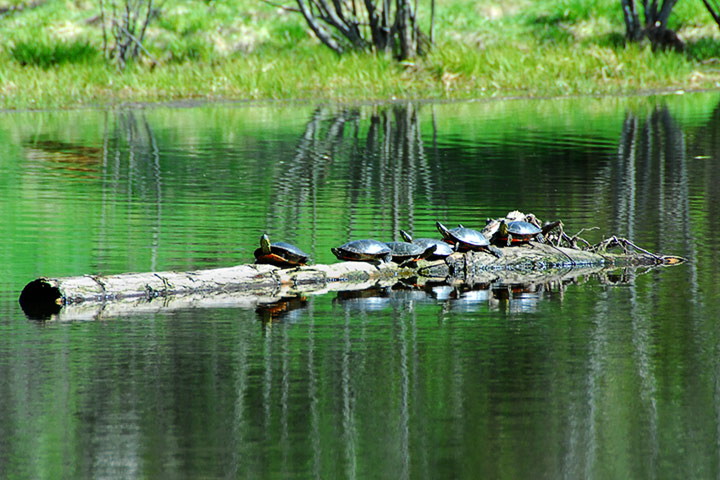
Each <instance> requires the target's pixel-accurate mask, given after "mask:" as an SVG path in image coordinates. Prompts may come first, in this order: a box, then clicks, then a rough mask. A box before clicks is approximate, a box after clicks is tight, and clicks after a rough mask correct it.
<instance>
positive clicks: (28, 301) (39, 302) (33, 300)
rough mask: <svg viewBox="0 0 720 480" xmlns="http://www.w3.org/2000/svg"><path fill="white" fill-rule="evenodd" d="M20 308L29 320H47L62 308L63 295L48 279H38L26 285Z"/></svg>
mask: <svg viewBox="0 0 720 480" xmlns="http://www.w3.org/2000/svg"><path fill="white" fill-rule="evenodd" d="M18 301H19V302H20V308H22V310H23V312H24V313H25V315H26V316H27V317H28V318H31V319H33V320H47V319H48V318H50V316H51V315H54V314H56V313H58V312H59V311H60V309H61V308H62V303H63V301H62V294H61V293H60V289H59V288H58V287H56V286H54V285H53V284H52V283H51V282H50V281H49V280H48V279H47V278H38V279H37V280H33V281H32V282H30V283H28V284H27V285H25V288H23V291H22V292H21V293H20V299H19V300H18Z"/></svg>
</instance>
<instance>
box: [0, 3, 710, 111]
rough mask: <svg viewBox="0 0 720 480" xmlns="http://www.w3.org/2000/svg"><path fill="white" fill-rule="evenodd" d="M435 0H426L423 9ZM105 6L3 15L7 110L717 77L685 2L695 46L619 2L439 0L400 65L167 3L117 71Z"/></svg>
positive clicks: (241, 14)
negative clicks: (137, 50) (414, 55)
mask: <svg viewBox="0 0 720 480" xmlns="http://www.w3.org/2000/svg"><path fill="white" fill-rule="evenodd" d="M616 3H617V5H616ZM286 4H287V5H291V2H289V1H286ZM427 4H429V2H428V1H421V3H420V5H421V8H424V9H425V13H424V16H422V15H423V11H421V16H422V18H423V19H424V20H427ZM98 13H99V9H98V4H97V3H96V2H94V1H90V0H74V1H67V0H54V1H50V2H47V3H46V4H44V5H43V6H42V7H39V8H35V9H30V10H24V11H22V12H18V13H14V14H11V15H9V16H6V17H4V18H2V19H0V99H2V100H0V107H3V108H9V109H16V108H35V107H37V108H40V107H42V108H48V107H72V106H77V105H87V104H106V103H116V102H145V101H172V100H180V99H237V100H245V99H300V100H306V99H312V100H329V101H357V100H383V99H391V98H431V99H432V98H435V99H440V98H442V99H445V98H452V99H465V98H485V97H505V96H517V95H526V96H563V95H585V94H593V95H598V94H617V93H632V92H640V91H648V90H667V89H685V90H687V89H705V88H717V87H718V86H719V85H720V67H718V63H719V60H718V59H719V58H720V35H718V33H719V31H718V27H717V26H716V25H715V24H714V22H713V21H712V19H711V18H710V16H709V14H708V13H707V12H706V11H705V10H704V7H703V6H702V4H701V2H679V3H678V5H677V6H676V8H675V10H674V11H673V17H672V21H671V26H673V27H674V28H676V29H678V31H679V33H680V35H681V36H682V37H683V38H684V39H685V40H686V41H687V44H688V48H687V50H686V52H684V53H678V52H663V51H652V49H651V48H650V47H649V46H648V45H646V44H639V45H636V44H632V45H626V43H625V41H624V36H623V34H624V24H623V20H622V14H621V12H620V9H619V2H605V1H601V0H560V1H551V0H538V1H530V0H519V1H518V2H514V3H513V4H512V5H510V6H508V5H507V3H503V2H493V1H490V0H444V1H443V0H439V1H438V5H437V17H436V45H435V47H434V48H433V50H432V51H431V52H430V53H429V54H428V55H427V56H426V57H425V58H423V59H419V60H416V61H414V62H406V63H404V64H400V63H397V62H395V61H394V60H392V59H388V58H385V57H382V56H375V55H372V54H369V53H362V52H355V53H349V54H345V55H343V56H337V55H335V54H334V53H332V52H331V51H329V50H328V49H327V48H326V47H324V46H322V45H320V44H319V43H318V42H317V40H316V39H314V38H313V37H312V35H310V34H309V33H308V29H307V27H306V25H305V24H304V21H303V19H302V17H300V15H298V14H296V13H292V12H286V11H282V10H279V9H277V8H275V7H272V6H270V5H268V4H265V3H262V2H255V1H251V0H227V1H218V0H215V1H210V2H206V1H201V0H167V1H166V2H165V3H163V4H162V6H161V15H160V17H159V18H158V19H157V20H155V22H154V23H153V24H152V25H151V28H149V29H148V32H147V35H146V40H145V46H146V48H147V49H148V50H149V51H150V53H151V54H152V56H153V57H154V58H155V59H157V62H158V63H157V64H156V65H153V64H152V62H150V60H149V59H148V58H141V59H140V60H139V61H137V62H135V63H134V64H130V65H129V66H128V67H127V68H126V69H125V70H124V71H122V72H121V71H118V70H117V69H116V68H115V67H114V66H113V65H111V64H107V63H106V62H105V60H104V57H103V55H102V30H101V28H100V23H99V22H98V21H97V15H98ZM38 32H42V33H41V34H38Z"/></svg>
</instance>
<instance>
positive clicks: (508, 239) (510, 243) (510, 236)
mask: <svg viewBox="0 0 720 480" xmlns="http://www.w3.org/2000/svg"><path fill="white" fill-rule="evenodd" d="M510 245H512V235H510V234H509V233H508V237H507V246H508V247H509V246H510Z"/></svg>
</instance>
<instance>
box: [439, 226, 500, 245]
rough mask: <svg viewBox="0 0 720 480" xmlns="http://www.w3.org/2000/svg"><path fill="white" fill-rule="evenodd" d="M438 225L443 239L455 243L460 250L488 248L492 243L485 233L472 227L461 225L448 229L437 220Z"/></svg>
mask: <svg viewBox="0 0 720 480" xmlns="http://www.w3.org/2000/svg"><path fill="white" fill-rule="evenodd" d="M436 226H437V227H438V230H439V231H440V233H441V234H442V236H443V240H445V241H446V242H448V243H450V244H452V245H455V248H456V249H457V250H458V251H464V250H486V249H487V247H488V246H489V245H490V241H489V240H488V239H487V237H485V235H483V234H482V233H480V232H478V231H477V230H473V229H472V228H465V227H463V226H459V227H457V228H453V229H452V230H448V229H447V228H445V226H444V225H443V224H442V223H440V222H437V223H436Z"/></svg>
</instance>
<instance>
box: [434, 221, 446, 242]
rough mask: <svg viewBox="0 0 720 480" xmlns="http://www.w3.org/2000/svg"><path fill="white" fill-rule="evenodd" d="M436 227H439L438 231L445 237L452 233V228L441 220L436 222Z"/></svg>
mask: <svg viewBox="0 0 720 480" xmlns="http://www.w3.org/2000/svg"><path fill="white" fill-rule="evenodd" d="M435 227H436V228H437V229H438V232H440V235H442V236H443V238H446V237H447V236H448V235H449V234H450V230H448V229H447V227H446V226H445V225H443V224H442V223H440V222H435Z"/></svg>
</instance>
